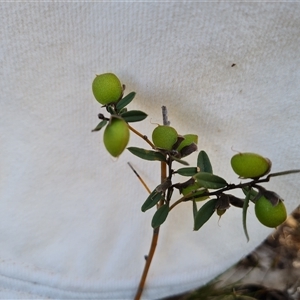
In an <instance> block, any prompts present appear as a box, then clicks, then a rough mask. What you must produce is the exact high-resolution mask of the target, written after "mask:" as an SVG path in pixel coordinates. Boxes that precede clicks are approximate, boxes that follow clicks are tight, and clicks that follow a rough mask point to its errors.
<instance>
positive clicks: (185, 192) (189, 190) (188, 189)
mask: <svg viewBox="0 0 300 300" xmlns="http://www.w3.org/2000/svg"><path fill="white" fill-rule="evenodd" d="M200 188H201V185H200V184H199V183H198V182H197V181H195V182H194V183H193V184H191V185H189V186H188V187H186V188H183V189H182V191H181V193H182V195H183V196H186V195H188V194H190V193H192V192H194V191H196V190H198V189H200ZM199 192H200V191H199ZM196 193H197V192H195V193H194V194H195V197H194V200H195V201H197V202H198V201H203V200H206V199H207V198H208V196H197V194H196Z"/></svg>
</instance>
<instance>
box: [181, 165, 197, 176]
mask: <svg viewBox="0 0 300 300" xmlns="http://www.w3.org/2000/svg"><path fill="white" fill-rule="evenodd" d="M198 172H199V170H198V169H197V168H195V167H194V168H193V167H190V168H181V169H178V170H177V171H176V173H178V174H179V175H182V176H194V175H195V174H197V173H198Z"/></svg>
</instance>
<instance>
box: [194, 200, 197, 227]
mask: <svg viewBox="0 0 300 300" xmlns="http://www.w3.org/2000/svg"><path fill="white" fill-rule="evenodd" d="M197 212H198V208H197V204H196V201H195V200H193V216H194V222H195V218H196V215H197Z"/></svg>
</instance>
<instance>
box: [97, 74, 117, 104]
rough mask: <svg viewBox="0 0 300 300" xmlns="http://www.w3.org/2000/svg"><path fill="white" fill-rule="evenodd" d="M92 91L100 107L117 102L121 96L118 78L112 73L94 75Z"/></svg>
mask: <svg viewBox="0 0 300 300" xmlns="http://www.w3.org/2000/svg"><path fill="white" fill-rule="evenodd" d="M92 89H93V94H94V96H95V98H96V100H97V101H98V102H99V103H101V104H102V105H106V104H109V103H111V102H116V101H118V100H119V99H120V98H121V97H122V94H123V87H122V84H121V82H120V80H119V78H118V77H117V76H116V75H115V74H112V73H105V74H101V75H96V78H95V79H94V81H93V84H92Z"/></svg>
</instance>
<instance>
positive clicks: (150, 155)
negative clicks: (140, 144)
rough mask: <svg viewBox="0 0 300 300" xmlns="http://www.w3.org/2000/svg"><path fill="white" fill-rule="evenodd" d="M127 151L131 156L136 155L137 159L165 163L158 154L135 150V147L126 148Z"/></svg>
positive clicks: (163, 157) (162, 156)
mask: <svg viewBox="0 0 300 300" xmlns="http://www.w3.org/2000/svg"><path fill="white" fill-rule="evenodd" d="M127 149H128V150H129V151H130V152H131V153H132V154H134V155H136V156H137V157H139V158H142V159H145V160H158V161H164V162H166V158H165V156H164V155H163V154H162V153H160V152H156V151H152V150H146V149H142V148H137V147H128V148H127Z"/></svg>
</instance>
